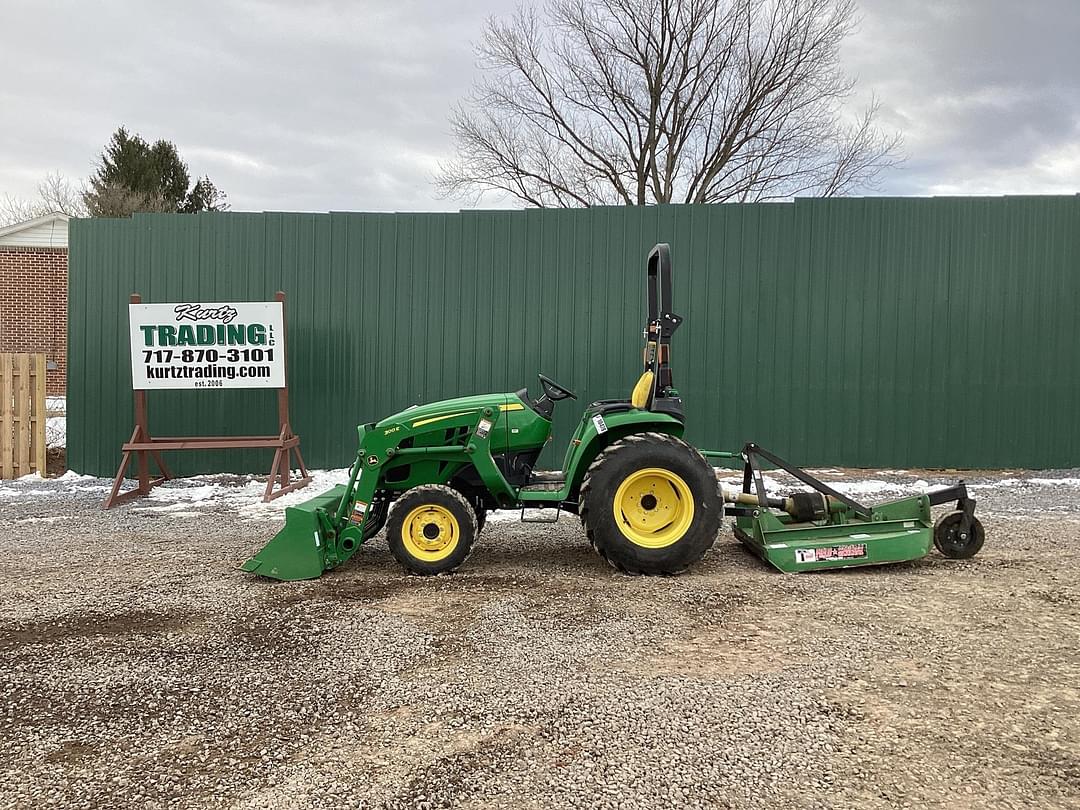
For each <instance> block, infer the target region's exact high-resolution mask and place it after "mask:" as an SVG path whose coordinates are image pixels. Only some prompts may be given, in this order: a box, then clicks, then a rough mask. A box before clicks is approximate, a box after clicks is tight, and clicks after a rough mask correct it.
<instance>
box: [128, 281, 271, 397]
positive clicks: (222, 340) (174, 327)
mask: <svg viewBox="0 0 1080 810" xmlns="http://www.w3.org/2000/svg"><path fill="white" fill-rule="evenodd" d="M128 319H129V322H130V329H131V386H132V388H134V389H135V390H151V391H152V390H157V389H166V388H200V389H202V388H209V389H219V388H283V387H284V386H285V351H284V350H285V346H284V343H283V337H284V334H285V332H284V328H283V321H282V305H281V302H279V301H271V302H264V301H259V302H250V303H231V304H208V303H198V302H192V303H183V304H130V305H129V306H128Z"/></svg>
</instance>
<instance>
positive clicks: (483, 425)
mask: <svg viewBox="0 0 1080 810" xmlns="http://www.w3.org/2000/svg"><path fill="white" fill-rule="evenodd" d="M492 424H494V423H493V422H492V421H491V420H490V419H481V420H480V422H479V423H478V424H477V425H476V435H477V436H479V437H480V438H481V439H486V438H487V435H488V434H489V433H490V432H491V426H492Z"/></svg>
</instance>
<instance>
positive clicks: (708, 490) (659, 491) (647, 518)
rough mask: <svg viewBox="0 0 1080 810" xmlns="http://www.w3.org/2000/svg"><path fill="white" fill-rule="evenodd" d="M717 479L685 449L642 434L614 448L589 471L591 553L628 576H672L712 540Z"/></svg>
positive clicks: (584, 507) (584, 512) (584, 495)
mask: <svg viewBox="0 0 1080 810" xmlns="http://www.w3.org/2000/svg"><path fill="white" fill-rule="evenodd" d="M722 513H723V506H722V504H721V501H720V496H719V493H718V490H717V485H716V475H715V473H714V472H713V469H712V467H711V466H710V465H709V463H708V462H707V461H706V460H705V459H704V457H703V456H702V455H701V454H700V453H699V452H698V451H697V450H695V449H694V448H693V447H691V446H690V445H688V444H687V443H686V442H684V441H682V440H680V439H677V438H675V437H674V436H668V435H666V434H663V433H643V434H635V435H633V436H627V437H626V438H624V439H620V440H619V441H616V442H614V443H613V444H612V445H611V446H610V447H608V448H607V449H606V450H604V451H603V452H602V453H601V454H600V455H599V456H597V458H596V460H595V461H594V462H593V463H592V464H591V465H590V466H589V469H588V472H587V473H586V474H585V480H584V481H583V482H582V485H581V494H580V515H581V521H582V523H583V524H584V525H585V529H586V533H587V534H588V536H589V541H590V542H591V543H592V544H593V547H594V548H595V549H596V550H597V551H598V552H599V553H600V555H601V556H602V557H604V559H606V560H607V561H608V562H609V563H611V564H612V565H613V566H615V567H616V568H618V569H620V570H622V571H626V572H627V573H632V574H677V573H679V572H680V571H684V570H686V569H687V568H688V567H690V566H691V565H693V564H694V563H696V562H697V561H698V560H700V559H701V558H702V557H703V556H704V555H705V552H706V551H708V550H709V549H710V548H711V547H712V544H713V543H714V542H715V540H716V533H717V531H718V530H719V528H720V519H721V517H722Z"/></svg>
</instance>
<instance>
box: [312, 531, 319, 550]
mask: <svg viewBox="0 0 1080 810" xmlns="http://www.w3.org/2000/svg"><path fill="white" fill-rule="evenodd" d="M312 534H314V535H315V548H318V547H319V532H318V531H317V530H316V531H314V532H312Z"/></svg>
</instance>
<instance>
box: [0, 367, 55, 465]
mask: <svg viewBox="0 0 1080 810" xmlns="http://www.w3.org/2000/svg"><path fill="white" fill-rule="evenodd" d="M32 472H36V473H37V474H38V475H40V476H42V477H44V476H45V355H44V354H25V353H22V354H13V353H10V352H0V479H3V478H18V477H20V476H23V475H29V474H30V473H32Z"/></svg>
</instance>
